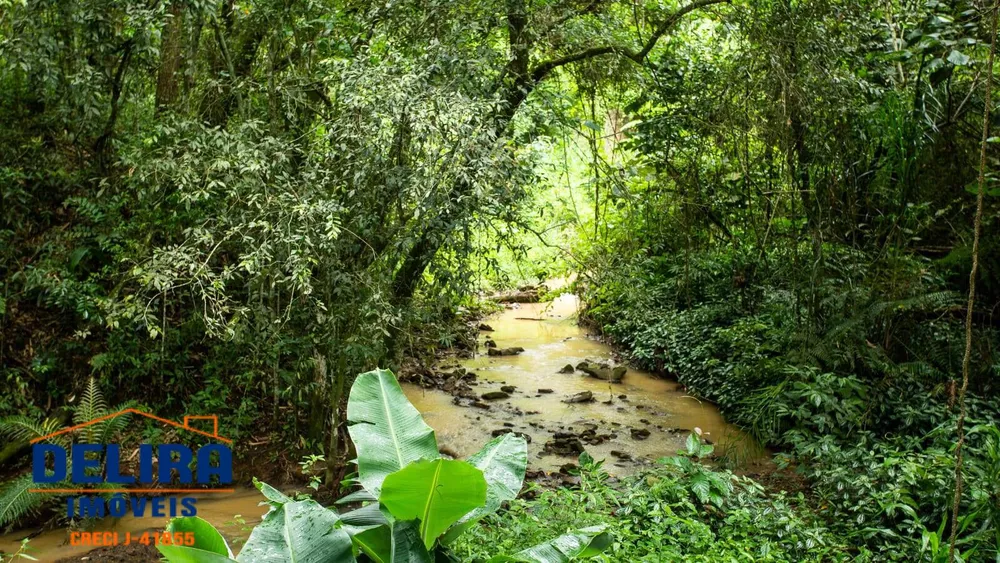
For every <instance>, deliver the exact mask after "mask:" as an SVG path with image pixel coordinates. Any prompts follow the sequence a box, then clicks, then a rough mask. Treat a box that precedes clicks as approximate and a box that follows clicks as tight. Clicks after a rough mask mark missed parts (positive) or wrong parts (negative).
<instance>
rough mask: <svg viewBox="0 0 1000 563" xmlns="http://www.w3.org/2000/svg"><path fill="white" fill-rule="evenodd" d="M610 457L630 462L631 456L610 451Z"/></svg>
mask: <svg viewBox="0 0 1000 563" xmlns="http://www.w3.org/2000/svg"><path fill="white" fill-rule="evenodd" d="M611 455H613V456H614V457H617V458H618V459H620V460H622V461H632V456H631V455H629V454H627V453H625V452H620V451H618V450H611Z"/></svg>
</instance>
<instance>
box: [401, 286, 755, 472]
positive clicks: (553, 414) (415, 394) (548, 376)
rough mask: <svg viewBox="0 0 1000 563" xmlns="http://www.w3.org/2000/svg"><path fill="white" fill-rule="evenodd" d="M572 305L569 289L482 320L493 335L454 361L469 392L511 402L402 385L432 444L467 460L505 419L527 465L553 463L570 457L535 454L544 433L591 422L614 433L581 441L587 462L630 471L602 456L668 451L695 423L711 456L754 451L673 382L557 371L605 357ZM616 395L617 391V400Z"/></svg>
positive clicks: (646, 456)
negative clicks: (463, 401) (475, 404)
mask: <svg viewBox="0 0 1000 563" xmlns="http://www.w3.org/2000/svg"><path fill="white" fill-rule="evenodd" d="M577 307H578V301H577V298H576V296H574V295H571V294H563V295H562V296H560V297H559V298H557V299H555V300H554V301H552V302H551V303H530V304H521V305H519V306H517V308H512V309H506V310H504V311H503V312H501V313H499V314H498V315H495V316H493V317H491V318H489V319H487V320H486V321H485V322H486V323H487V324H489V325H490V326H491V327H492V328H493V329H494V332H483V333H482V334H480V344H481V346H480V349H479V352H481V354H477V355H476V357H475V358H473V359H469V360H464V361H462V362H460V363H461V365H462V367H465V368H466V369H468V370H469V371H472V372H475V373H476V374H477V375H478V382H479V385H478V386H477V387H473V389H474V390H475V391H476V393H478V394H482V393H485V392H487V391H495V390H499V389H500V387H501V385H513V386H515V387H516V391H515V392H514V393H513V394H512V395H511V397H510V399H505V400H499V401H493V402H491V403H490V409H489V410H483V409H479V408H471V407H467V406H460V405H456V404H454V403H453V401H452V396H451V395H449V394H448V393H445V392H443V391H440V390H438V389H424V388H421V387H420V386H418V385H415V384H411V383H407V384H403V389H404V391H405V393H406V395H407V397H409V399H410V401H411V402H412V403H413V404H414V405H415V406H416V407H417V409H418V410H419V411H420V412H421V413H422V414H423V416H424V420H426V421H427V424H429V425H430V426H431V427H432V428H434V430H435V432H436V434H437V438H438V444H439V445H441V446H442V447H445V448H448V449H450V450H451V451H452V452H454V453H456V454H458V455H459V456H461V457H466V456H469V455H471V454H473V453H475V452H476V451H478V450H479V448H480V447H481V446H482V445H483V444H484V443H485V442H487V441H488V440H490V439H491V432H492V431H493V430H496V429H500V428H503V427H504V423H508V424H511V423H512V424H513V425H514V427H513V430H515V431H517V432H522V433H524V434H527V435H529V436H530V437H531V443H530V444H529V446H528V457H529V464H530V465H531V466H532V467H535V468H538V469H545V470H554V469H557V468H559V467H560V466H561V465H563V464H565V463H567V462H569V461H575V460H573V459H572V458H568V457H560V456H555V455H543V454H542V449H543V447H544V444H545V442H546V441H548V440H550V439H551V438H552V434H553V433H554V432H557V431H563V432H564V431H568V432H574V431H575V432H581V431H583V430H584V429H585V428H586V427H585V426H584V425H585V424H591V425H593V424H596V425H597V426H598V429H597V433H599V434H600V433H613V434H617V437H616V438H613V439H611V440H609V441H607V442H605V443H603V444H599V445H594V446H592V445H587V446H586V449H587V452H588V453H590V454H591V455H592V456H593V457H594V458H595V459H605V460H606V463H605V468H606V469H607V470H608V472H609V473H612V474H617V475H624V474H628V473H631V472H633V471H635V470H636V468H637V465H638V464H637V463H635V462H624V461H618V460H617V458H616V457H614V456H612V454H611V452H612V451H613V450H614V451H617V452H624V453H627V454H628V455H630V456H631V457H632V458H634V459H636V460H638V461H639V464H641V463H642V462H643V461H650V462H651V461H653V460H656V459H658V458H660V457H663V456H669V455H676V453H677V452H678V451H679V450H681V449H683V447H684V440H686V439H687V436H688V434H689V433H690V432H691V431H693V430H694V429H695V428H700V429H701V431H702V433H703V436H704V437H705V438H707V439H709V440H710V441H711V442H713V443H714V444H716V451H717V452H719V453H725V451H726V450H727V448H728V449H732V448H737V447H738V448H740V450H739V451H740V453H741V455H740V456H739V457H741V458H744V459H745V458H751V459H752V458H755V457H757V456H759V455H761V454H762V453H763V450H761V449H760V448H759V446H757V445H756V444H754V443H753V442H752V440H751V439H750V438H749V437H748V436H747V435H746V434H745V433H743V432H741V431H740V430H739V429H738V428H736V427H735V426H733V425H731V424H728V423H726V421H725V420H724V419H723V418H722V415H721V414H720V413H719V411H718V409H717V408H716V407H715V405H713V404H711V403H708V402H705V401H702V400H699V399H697V398H695V397H693V396H691V395H688V394H687V393H685V392H684V390H683V389H682V388H681V386H680V384H679V383H677V382H676V381H671V380H668V379H662V378H659V377H654V376H653V375H652V374H650V373H647V372H644V371H639V370H634V369H631V368H630V369H629V370H628V372H627V373H626V375H625V378H624V379H623V381H622V382H621V383H614V384H612V383H608V382H606V381H602V380H599V379H595V378H593V377H589V376H586V375H584V374H583V373H581V372H580V371H576V372H575V373H572V374H563V373H559V370H560V368H562V367H563V366H565V365H566V364H572V365H574V366H575V365H577V364H578V363H579V362H581V361H583V360H586V359H590V360H594V361H608V362H609V363H613V362H612V359H611V358H612V350H611V347H610V346H608V345H607V344H605V343H603V342H601V341H599V340H597V339H596V338H594V337H591V336H590V335H588V334H587V333H586V331H585V330H584V329H583V328H581V327H580V326H579V325H577V322H576V320H577V319H576V315H577ZM525 319H541V320H525ZM487 338H492V339H493V340H494V341H495V342H496V344H497V346H498V347H499V348H508V347H513V346H520V347H522V348H524V352H522V353H521V354H520V355H517V356H493V357H490V356H487V355H486V348H485V347H483V346H482V342H483V341H485V339H487ZM538 389H551V390H552V391H553V393H549V394H540V393H538ZM581 391H591V392H592V393H593V394H594V398H595V401H593V402H590V403H577V404H567V403H564V402H562V400H563V399H565V398H566V397H568V396H570V395H573V394H574V393H578V392H581ZM620 395H625V396H626V398H625V399H620V398H619V396H620ZM606 401H611V403H610V404H606V403H605V402H606ZM519 413H523V414H519ZM631 428H645V429H648V430H649V431H650V432H651V435H650V436H649V438H647V439H645V440H637V439H634V438H632V437H631V434H630V429H631Z"/></svg>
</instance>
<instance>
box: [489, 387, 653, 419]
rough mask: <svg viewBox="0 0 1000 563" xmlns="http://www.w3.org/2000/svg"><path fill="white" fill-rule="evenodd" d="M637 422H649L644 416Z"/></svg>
mask: <svg viewBox="0 0 1000 563" xmlns="http://www.w3.org/2000/svg"><path fill="white" fill-rule="evenodd" d="M505 391H506V389H505ZM639 422H641V423H643V424H649V421H648V420H646V419H645V418H640V419H639Z"/></svg>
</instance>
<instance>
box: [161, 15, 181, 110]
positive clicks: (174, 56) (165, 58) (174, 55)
mask: <svg viewBox="0 0 1000 563" xmlns="http://www.w3.org/2000/svg"><path fill="white" fill-rule="evenodd" d="M183 50H184V5H183V4H182V3H181V2H180V0H174V2H173V3H171V4H170V19H169V20H168V21H167V25H166V28H165V29H164V30H163V44H162V45H161V46H160V68H159V70H158V71H157V73H156V111H157V112H160V111H163V110H164V109H167V108H169V107H171V106H173V105H174V103H175V102H176V101H177V96H178V93H179V92H180V80H179V78H180V76H179V72H180V69H181V62H182V59H183V57H182V56H181V53H182V52H183Z"/></svg>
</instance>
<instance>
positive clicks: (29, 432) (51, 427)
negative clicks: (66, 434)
mask: <svg viewBox="0 0 1000 563" xmlns="http://www.w3.org/2000/svg"><path fill="white" fill-rule="evenodd" d="M58 429H59V421H58V420H56V419H54V418H46V419H45V420H43V421H41V422H38V421H37V420H34V419H31V418H28V417H26V416H8V417H6V418H2V419H0V436H2V437H4V438H7V439H8V440H10V441H11V442H28V441H31V440H34V439H35V438H41V437H42V436H45V435H48V434H51V433H53V432H55V431H56V430H58Z"/></svg>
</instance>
